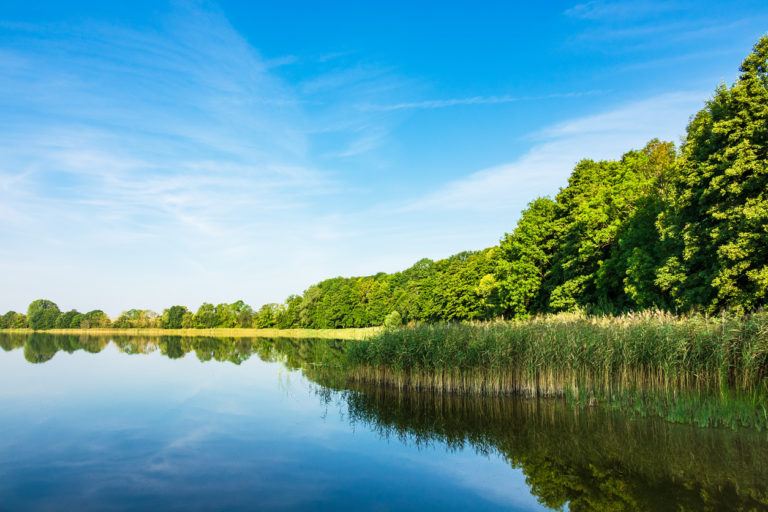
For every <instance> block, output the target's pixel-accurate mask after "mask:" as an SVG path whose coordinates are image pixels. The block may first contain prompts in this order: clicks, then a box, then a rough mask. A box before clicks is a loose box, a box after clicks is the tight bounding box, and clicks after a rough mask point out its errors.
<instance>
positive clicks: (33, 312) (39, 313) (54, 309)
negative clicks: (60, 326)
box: [27, 299, 61, 331]
mask: <svg viewBox="0 0 768 512" xmlns="http://www.w3.org/2000/svg"><path fill="white" fill-rule="evenodd" d="M60 313H61V312H60V311H59V306H57V305H56V304H55V303H54V302H51V301H50V300H46V299H38V300H36V301H33V302H32V303H30V305H29V307H28V308H27V318H29V326H30V327H31V328H32V329H34V330H36V331H38V330H44V329H53V328H54V327H55V326H56V319H57V318H58V317H59V314H60Z"/></svg>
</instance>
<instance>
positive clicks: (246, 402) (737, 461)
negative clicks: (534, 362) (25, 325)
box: [0, 334, 768, 510]
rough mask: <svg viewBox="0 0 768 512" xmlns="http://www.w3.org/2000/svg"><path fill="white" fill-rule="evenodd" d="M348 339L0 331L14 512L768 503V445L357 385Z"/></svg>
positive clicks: (645, 423)
mask: <svg viewBox="0 0 768 512" xmlns="http://www.w3.org/2000/svg"><path fill="white" fill-rule="evenodd" d="M343 344H344V342H327V341H321V340H319V341H311V340H308V341H298V340H285V339H282V340H256V339H238V340H236V339H211V338H174V337H162V338H148V337H134V338H131V337H120V338H103V337H76V336H52V335H32V336H31V337H27V336H10V335H3V334H0V346H2V348H3V349H4V350H3V351H0V405H1V406H2V407H0V432H1V433H2V435H0V510H127V509H132V510H137V509H184V510H243V509H249V510H253V509H258V510H405V509H414V510H415V509H418V510H429V509H441V510H550V509H571V510H621V509H624V510H680V509H683V510H708V509H709V510H723V509H739V508H740V509H745V510H749V509H754V510H762V509H765V508H766V507H768V436H766V434H765V433H759V432H751V431H746V432H731V431H725V430H716V429H700V428H694V427H688V426H683V425H674V424H670V423H666V422H661V421H656V420H640V419H632V418H628V417H625V416H623V415H622V414H620V413H617V412H610V411H604V410H601V409H599V408H592V409H587V410H581V411H574V410H573V409H572V408H570V407H568V406H567V405H566V404H563V403H561V402H558V401H530V400H518V399H512V398H503V399H502V398H495V399H491V398H486V399H479V398H466V397H463V398H462V397H457V396H448V395H445V396H436V395H427V394H413V393H411V394H404V393H398V392H396V391H393V390H387V389H381V388H356V389H348V388H346V384H345V381H344V379H343V378H341V377H340V376H339V375H338V374H337V373H336V374H335V373H334V371H333V361H334V358H336V357H338V354H339V352H340V351H341V350H343Z"/></svg>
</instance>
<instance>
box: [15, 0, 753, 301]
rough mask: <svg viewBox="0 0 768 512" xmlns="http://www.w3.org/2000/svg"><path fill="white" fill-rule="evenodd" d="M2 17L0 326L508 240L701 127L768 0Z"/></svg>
mask: <svg viewBox="0 0 768 512" xmlns="http://www.w3.org/2000/svg"><path fill="white" fill-rule="evenodd" d="M541 4H542V5H535V3H533V2H525V3H523V2H520V3H513V2H488V3H480V2H473V3H469V2H466V3H458V2H443V3H439V4H438V3H434V2H424V3H420V4H416V3H414V2H402V3H398V2H381V3H372V2H371V3H369V2H315V3H296V2H264V3H256V2H234V1H221V2H216V3H214V2H172V3H168V4H164V3H161V2H78V1H71V2H17V1H6V2H3V3H2V4H1V5H0V69H1V70H2V72H0V240H1V241H2V243H0V268H1V269H2V271H0V311H6V310H9V309H15V310H25V309H26V305H27V304H28V303H29V302H30V301H31V300H34V299H37V298H40V297H46V298H50V299H52V300H54V301H56V302H57V303H58V304H59V306H60V307H62V308H66V309H69V308H78V309H80V310H88V309H93V308H97V307H99V308H102V309H104V310H105V311H106V312H107V313H108V314H110V315H117V314H119V313H120V311H122V310H125V309H128V308H131V307H146V308H152V309H156V310H161V309H162V308H163V307H167V306H168V305H171V304H177V303H178V304H184V305H187V306H189V307H192V308H193V309H196V308H197V306H198V305H199V304H200V303H201V302H203V301H211V302H224V301H226V302H231V301H234V300H237V299H241V298H242V299H243V300H245V301H246V302H248V303H250V304H253V305H260V304H262V303H266V302H282V301H283V300H284V299H285V297H286V296H288V295H289V294H291V293H300V292H302V291H303V290H304V289H306V288H307V287H308V286H309V285H310V284H312V283H313V282H316V281H318V280H320V279H324V278H327V277H333V276H336V275H347V276H348V275H367V274H374V273H376V272H378V271H386V272H392V271H396V270H399V269H403V268H405V267H407V266H409V265H411V264H412V263H414V262H415V261H416V260H418V259H420V258H421V257H430V258H433V259H439V258H443V257H446V256H449V255H450V254H453V253H455V252H458V251H461V250H466V249H480V248H483V247H488V246H491V245H494V244H495V243H497V242H498V240H499V238H500V237H501V236H502V235H503V234H504V233H505V232H507V231H511V230H512V229H513V228H514V225H515V222H516V219H517V218H518V216H519V213H520V210H521V209H522V208H524V207H525V205H526V203H528V202H529V201H530V200H532V199H533V198H535V197H537V196H540V195H554V194H555V193H556V192H557V190H558V188H559V187H561V186H563V185H564V184H565V183H566V180H567V177H568V174H569V173H570V171H571V169H572V168H573V165H574V164H575V163H576V162H577V161H578V160H580V159H582V158H596V159H598V158H616V157H619V156H620V155H621V154H622V153H624V152H626V151H628V150H630V149H633V148H639V147H642V146H643V145H644V144H645V142H647V141H648V140H649V139H651V138H653V137H658V138H662V139H666V140H672V141H675V142H679V140H680V137H681V136H682V135H683V134H684V132H685V126H686V123H687V120H688V118H689V116H690V115H691V114H693V113H695V112H696V111H697V110H698V109H700V108H701V107H702V106H703V104H704V101H705V100H706V99H707V98H708V97H709V96H710V95H711V93H712V91H713V90H714V88H715V87H716V86H717V85H718V84H719V83H721V82H726V83H731V82H732V81H733V80H734V79H735V77H736V76H737V73H738V66H739V64H740V62H741V60H742V59H743V58H744V56H746V55H747V54H748V53H749V51H750V49H751V47H752V45H753V44H754V43H755V42H756V41H757V39H758V38H759V37H760V36H761V35H764V34H765V33H766V31H767V30H768V7H766V5H765V3H764V2H693V1H691V2H626V3H621V2H601V1H593V2H587V3H573V2H564V3H558V2H541Z"/></svg>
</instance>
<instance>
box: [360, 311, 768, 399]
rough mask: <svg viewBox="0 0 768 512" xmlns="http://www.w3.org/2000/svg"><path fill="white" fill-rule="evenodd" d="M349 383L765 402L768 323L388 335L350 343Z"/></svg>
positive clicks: (604, 320)
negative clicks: (709, 395) (737, 395)
mask: <svg viewBox="0 0 768 512" xmlns="http://www.w3.org/2000/svg"><path fill="white" fill-rule="evenodd" d="M347 352H348V354H347V366H348V372H349V377H350V378H351V379H352V380H356V381H365V382H378V383H384V384H389V385H393V386H396V387H398V388H400V389H417V390H431V391H437V392H472V393H483V394H505V393H519V394H525V395H531V396H562V395H565V396H571V397H572V398H575V399H577V400H582V401H591V400H594V399H595V398H600V397H603V398H605V397H607V398H609V399H612V398H613V397H614V395H617V394H618V395H619V396H622V395H626V393H627V391H628V390H632V391H635V392H637V391H638V390H648V389H652V390H664V391H665V392H670V393H672V394H674V393H675V390H678V389H699V390H707V391H717V390H725V389H732V388H735V389H738V390H740V391H742V392H746V393H754V394H757V395H759V396H766V395H768V314H766V313H757V314H754V315H751V316H747V317H733V316H718V317H707V316H700V315H693V316H686V317H679V316H674V315H671V314H668V313H663V312H646V313H639V314H626V315H623V316H601V317H587V316H583V315H577V314H559V315H550V316H543V317H538V318H534V319H531V320H526V321H514V322H493V323H478V324H449V323H445V324H437V325H419V326H415V327H402V328H396V329H386V330H383V331H382V332H380V333H379V334H377V335H375V336H373V337H371V338H369V339H366V340H361V341H356V342H353V343H351V344H350V346H349V347H348V351H347Z"/></svg>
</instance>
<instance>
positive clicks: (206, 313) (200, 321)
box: [193, 302, 217, 329]
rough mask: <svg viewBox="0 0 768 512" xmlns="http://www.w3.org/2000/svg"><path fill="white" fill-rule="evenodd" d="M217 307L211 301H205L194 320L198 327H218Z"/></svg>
mask: <svg viewBox="0 0 768 512" xmlns="http://www.w3.org/2000/svg"><path fill="white" fill-rule="evenodd" d="M216 321H217V318H216V308H215V307H214V306H213V304H211V303H209V302H203V303H202V304H201V305H200V307H199V308H197V313H195V317H194V319H193V322H194V324H195V327H196V328H197V329H213V328H214V327H216Z"/></svg>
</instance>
